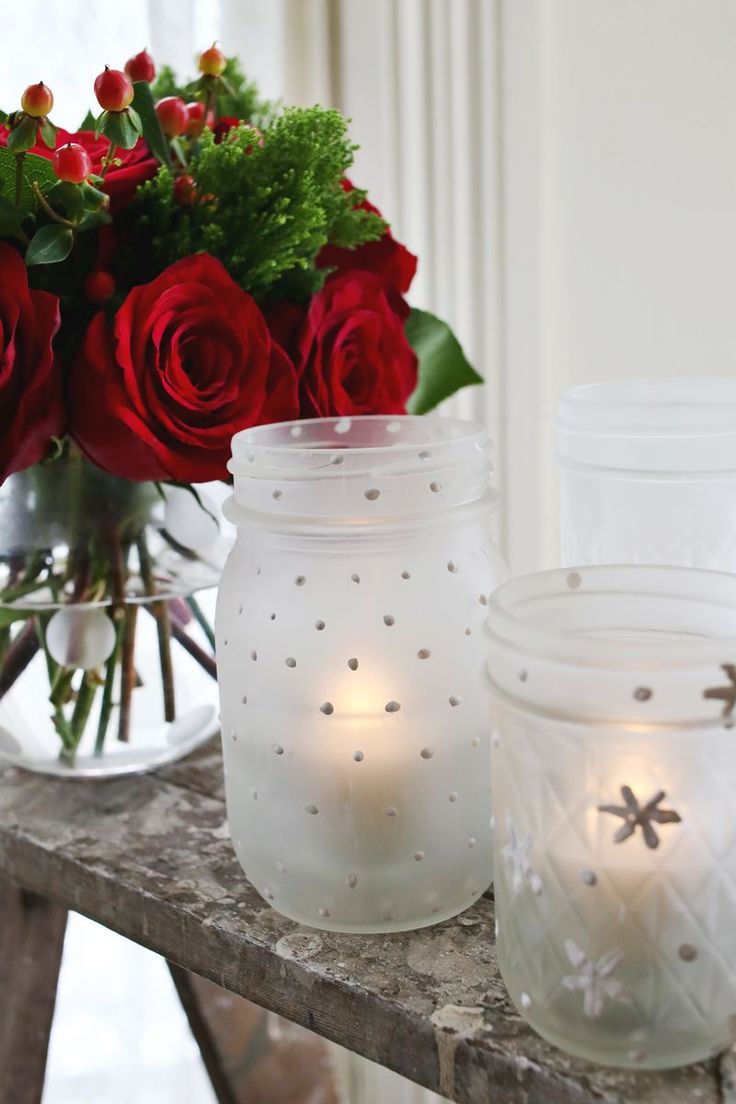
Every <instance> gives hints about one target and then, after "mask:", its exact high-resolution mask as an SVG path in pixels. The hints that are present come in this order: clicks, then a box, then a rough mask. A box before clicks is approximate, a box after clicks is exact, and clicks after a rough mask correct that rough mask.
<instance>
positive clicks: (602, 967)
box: [562, 939, 629, 1020]
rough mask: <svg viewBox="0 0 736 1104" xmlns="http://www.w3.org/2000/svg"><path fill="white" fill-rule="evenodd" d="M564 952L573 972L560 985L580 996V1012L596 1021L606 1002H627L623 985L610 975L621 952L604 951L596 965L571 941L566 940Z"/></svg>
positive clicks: (618, 960) (616, 964)
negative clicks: (580, 994)
mask: <svg viewBox="0 0 736 1104" xmlns="http://www.w3.org/2000/svg"><path fill="white" fill-rule="evenodd" d="M565 951H566V953H567V957H568V958H569V960H570V963H571V965H572V966H574V968H575V973H574V974H568V975H567V977H564V978H563V979H562V984H563V985H564V986H565V988H566V989H570V990H572V991H573V992H574V991H579V992H581V993H582V994H583V1012H584V1014H585V1015H586V1016H587V1017H588V1018H589V1019H591V1020H595V1019H597V1018H598V1016H600V1015H601V1013H602V1012H603V1009H604V1007H605V1004H606V1000H607V999H608V1000H613V1001H619V1002H622V1003H625V1002H626V1001H628V999H629V995H628V993H627V992H626V989H625V988H624V986H623V985H622V984H621V982H620V981H617V980H616V978H615V977H612V976H611V975H612V974H613V971H614V970H615V969H616V967H617V966H618V964H619V962H620V961H621V959H622V958H623V957H624V955H623V951H619V950H615V949H614V950H611V951H606V953H605V954H603V955H601V957H600V958H599V959H598V961H597V962H592V961H591V959H589V958H588V956H587V955H586V953H585V951H582V950H581V949H580V947H578V945H577V943H576V942H575V940H574V939H566V940H565Z"/></svg>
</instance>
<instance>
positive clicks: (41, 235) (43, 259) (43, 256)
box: [26, 224, 74, 265]
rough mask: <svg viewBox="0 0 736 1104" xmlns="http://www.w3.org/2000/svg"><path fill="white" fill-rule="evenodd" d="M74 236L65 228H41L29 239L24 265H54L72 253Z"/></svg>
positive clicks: (54, 226) (54, 225) (55, 226)
mask: <svg viewBox="0 0 736 1104" xmlns="http://www.w3.org/2000/svg"><path fill="white" fill-rule="evenodd" d="M73 245H74V235H73V234H72V232H71V230H70V229H69V228H68V227H67V226H57V225H56V224H53V225H52V226H42V227H41V229H40V230H39V231H38V233H37V234H35V235H34V237H33V238H32V239H31V244H30V245H29V246H28V249H27V251H26V264H27V265H39V264H56V263H57V262H58V261H63V260H65V259H66V258H67V257H68V256H69V254H70V253H71V251H72V246H73Z"/></svg>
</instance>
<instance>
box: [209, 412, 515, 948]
mask: <svg viewBox="0 0 736 1104" xmlns="http://www.w3.org/2000/svg"><path fill="white" fill-rule="evenodd" d="M489 448H490V446H489V442H488V439H487V437H486V434H485V431H484V430H483V429H482V428H481V427H479V426H475V425H472V424H469V423H465V422H459V421H452V420H445V419H440V418H418V417H393V418H388V417H363V418H354V419H352V420H350V419H346V418H343V419H337V418H332V419H324V420H316V421H308V422H298V423H292V424H283V425H274V426H265V427H260V428H256V429H252V430H247V431H244V432H243V433H240V434H238V435H237V436H236V437H235V439H234V441H233V460H232V464H231V470H232V472H233V474H234V476H235V488H234V495H233V497H232V499H231V500H230V502H229V504H228V506H227V508H226V512H227V514H228V516H229V517H230V518H231V520H233V521H234V522H235V523H236V525H237V527H238V541H237V543H236V546H235V548H234V550H233V551H232V553H231V555H230V559H229V561H228V564H227V566H226V569H225V573H224V576H223V579H222V584H221V587H220V593H219V599H218V614H217V654H218V668H219V677H220V692H221V705H222V735H223V746H224V755H225V779H226V788H227V804H228V820H229V824H230V831H231V834H232V837H233V841H234V845H235V850H236V852H237V854H238V858H239V859H240V861H241V863H242V865H243V869H244V870H245V871H246V873H247V875H248V878H249V880H250V881H251V883H252V884H253V885H254V886H255V888H256V889H257V890H258V892H259V893H260V894H261V895H262V896H263V897H265V898H266V900H267V901H269V902H270V903H271V904H272V905H273V906H274V908H276V909H278V910H279V911H280V912H282V913H284V914H285V915H287V916H289V917H291V918H292V919H294V920H298V921H300V922H301V923H304V924H309V925H312V926H313V927H320V928H326V929H331V930H334V931H354V932H375V931H398V930H402V929H407V928H413V927H419V926H422V925H425V924H431V923H435V922H437V921H440V920H443V919H445V918H447V917H449V916H452V915H454V914H455V913H457V912H459V911H461V910H462V909H463V908H465V907H467V906H468V905H470V904H471V903H472V902H473V901H474V900H475V899H476V898H477V897H479V896H480V894H482V893H483V891H484V890H485V889H486V888H487V887H488V885H489V882H490V881H491V876H492V866H491V850H492V849H491V840H490V829H489V817H490V795H489V773H490V769H489V761H490V753H489V734H488V732H489V730H488V715H487V702H486V700H485V699H486V694H485V687H484V682H483V676H482V667H483V660H484V653H485V644H484V639H483V633H482V625H483V619H484V615H485V613H486V610H487V601H488V597H487V596H488V594H489V593H490V592H491V591H492V590H493V589H494V587H495V586H496V584H497V583H498V582H499V581H500V579H501V578H502V577H503V575H504V566H503V562H502V560H501V558H500V555H499V553H498V552H497V550H496V549H495V547H494V545H493V543H492V540H491V534H490V517H491V512H492V509H493V506H494V501H495V500H494V494H493V491H492V490H491V487H490V470H491V466H490V461H489Z"/></svg>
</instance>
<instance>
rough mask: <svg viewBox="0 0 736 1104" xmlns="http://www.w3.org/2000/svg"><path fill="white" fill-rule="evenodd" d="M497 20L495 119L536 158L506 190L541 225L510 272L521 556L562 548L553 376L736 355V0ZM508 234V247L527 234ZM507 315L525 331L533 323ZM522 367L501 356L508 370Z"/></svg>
mask: <svg viewBox="0 0 736 1104" xmlns="http://www.w3.org/2000/svg"><path fill="white" fill-rule="evenodd" d="M503 24H504V38H503V49H504V51H505V69H504V76H505V81H504V93H505V94H506V99H505V102H504V125H505V133H506V135H507V137H508V139H509V144H510V146H511V147H512V148H513V147H514V146H515V144H518V143H520V142H521V143H524V142H527V143H528V144H529V145H530V146H531V149H527V154H528V156H529V164H530V165H531V164H534V166H535V168H536V170H537V171H536V172H535V174H534V180H533V181H532V183H531V186H530V182H529V180H524V179H522V178H521V173H522V172H523V168H524V166H523V164H519V163H516V164H514V163H511V164H508V163H507V165H506V166H505V169H506V173H507V175H506V201H507V204H508V205H509V206H511V205H513V202H514V199H513V195H514V193H515V192H516V191H517V190H518V189H521V190H522V192H523V193H524V194H525V200H524V203H525V205H526V206H527V208H528V213H529V215H530V223H531V224H532V226H534V224H536V230H535V231H532V233H533V234H534V238H535V241H534V247H533V248H532V250H531V253H532V259H533V260H534V259H535V260H536V265H535V271H536V274H537V279H535V273H534V271H530V270H529V269H526V268H524V267H523V266H521V265H519V264H517V265H516V266H515V267H509V268H508V269H507V271H506V273H505V280H506V284H507V287H508V289H509V299H510V301H511V302H513V303H515V304H516V305H517V307H518V306H519V305H520V304H523V303H524V302H525V301H527V302H528V304H529V322H528V324H530V325H531V326H532V327H533V328H534V329H535V330H536V332H537V335H538V341H537V347H536V365H535V371H536V375H537V379H538V383H539V391H538V395H539V398H538V400H537V405H536V411H535V417H536V420H537V426H536V428H537V430H538V432H539V441H538V446H537V448H536V450H535V457H534V459H535V463H534V470H533V476H532V478H534V479H535V480H536V481H537V485H538V486H539V487H540V488H541V493H540V495H539V497H538V499H537V506H538V508H539V511H540V515H541V525H540V528H539V529H538V530H537V531H536V532H535V529H536V526H535V522H534V519H531V518H528V519H526V520H525V521H522V522H520V525H521V529H522V531H526V529H527V527H528V532H529V534H530V537H531V538H532V539H531V541H530V548H529V552H528V554H527V555H523V552H522V551H521V550H519V555H518V557H515V561H514V563H515V567H516V568H517V569H520V568H526V567H531V566H533V565H534V562H535V561H536V560H542V561H543V562H545V563H546V564H553V563H555V562H556V554H557V546H556V540H557V535H556V501H557V485H556V479H555V475H554V472H553V469H552V466H551V465H550V463H549V454H550V452H551V450H552V448H553V434H552V432H551V429H550V421H551V417H552V414H553V410H554V401H555V396H556V394H557V392H558V391H559V390H560V389H561V388H564V387H567V386H570V385H571V384H575V383H581V382H585V381H592V380H595V379H603V378H614V377H622V376H637V375H658V376H661V375H699V374H703V375H705V374H725V375H730V374H732V373H733V372H734V370H735V369H736V325H735V324H734V323H735V321H736V314H735V312H734V307H735V306H736V132H735V130H734V123H733V117H734V105H735V104H736V65H735V64H734V58H735V57H736V4H734V3H732V2H730V0H697V2H696V0H522V2H521V3H518V0H516V2H515V0H505V2H504V5H503ZM530 58H537V59H538V63H537V72H536V75H534V74H529V72H528V68H529V59H530ZM512 69H513V70H514V72H512ZM525 69H526V70H527V76H526V78H522V73H524V70H525ZM523 79H525V80H528V81H529V82H530V83H531V84H532V85H534V84H536V91H535V104H534V111H535V114H536V119H537V122H536V126H535V125H534V120H532V124H531V126H530V127H529V128H528V130H527V131H526V138H525V137H524V136H523V135H522V136H521V137H520V136H519V135H518V134H515V133H514V130H515V127H516V126H517V123H518V124H520V122H521V119H520V117H519V116H520V114H523V108H522V107H521V106H520V101H521V99H522V98H523V90H521V89H520V88H519V84H520V83H521V81H522V80H523ZM517 213H518V212H517ZM516 228H517V229H518V221H517V227H516ZM513 231H514V227H513V226H508V227H507V240H508V238H509V237H510V235H511V234H512V233H513ZM522 233H523V232H522ZM509 248H510V255H511V256H513V257H515V256H516V255H517V254H518V252H519V249H520V243H519V242H518V241H517V242H514V243H512V242H509ZM509 324H510V326H511V327H512V332H511V334H510V337H512V338H513V336H514V334H515V336H516V339H517V341H518V340H519V333H518V331H519V330H520V329H521V328H523V327H524V326H525V325H526V324H527V322H526V321H525V320H524V319H523V318H522V317H516V318H514V319H511V320H510V322H509ZM509 353H513V341H510V344H509ZM515 368H516V365H515V363H514V359H513V355H511V356H510V357H509V359H508V360H507V362H506V363H505V365H504V370H505V372H506V374H507V376H508V377H509V378H512V377H513V373H514V371H515ZM512 386H513V385H512ZM510 454H511V456H512V457H513V456H514V447H513V443H511V444H510ZM520 462H521V458H520V457H515V458H514V463H515V464H516V465H518V464H519V463H520ZM513 490H514V487H513V484H512V486H511V491H513Z"/></svg>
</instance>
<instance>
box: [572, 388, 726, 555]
mask: <svg viewBox="0 0 736 1104" xmlns="http://www.w3.org/2000/svg"><path fill="white" fill-rule="evenodd" d="M557 430H558V452H557V460H558V463H559V464H560V467H561V473H560V493H561V538H562V563H563V564H565V565H567V566H575V565H577V564H596V563H651V564H678V565H682V566H690V567H706V568H712V569H713V570H717V571H736V379H692V380H690V379H669V380H667V379H664V380H622V381H619V382H615V383H597V384H590V385H586V386H584V387H574V388H573V389H572V390H570V391H568V392H567V393H566V394H564V395H563V396H562V397H561V399H560V403H559V408H558V420H557Z"/></svg>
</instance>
